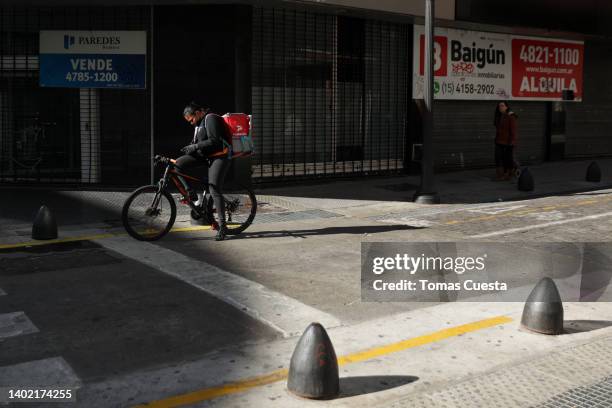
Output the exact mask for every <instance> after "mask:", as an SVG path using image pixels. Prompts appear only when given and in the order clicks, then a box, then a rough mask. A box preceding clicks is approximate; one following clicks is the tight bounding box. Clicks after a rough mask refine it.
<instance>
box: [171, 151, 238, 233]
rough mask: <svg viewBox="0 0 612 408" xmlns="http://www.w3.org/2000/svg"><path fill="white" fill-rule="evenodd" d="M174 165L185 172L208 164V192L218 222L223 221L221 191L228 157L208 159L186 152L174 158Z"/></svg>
mask: <svg viewBox="0 0 612 408" xmlns="http://www.w3.org/2000/svg"><path fill="white" fill-rule="evenodd" d="M176 165H177V166H178V167H180V168H181V170H183V171H185V172H187V170H191V169H194V168H197V167H203V166H208V184H209V192H210V195H211V196H212V198H213V200H214V202H215V208H216V209H217V214H218V215H219V220H218V221H219V223H221V222H222V221H225V203H224V202H223V199H222V198H221V191H222V190H223V181H224V180H225V175H226V174H227V171H228V169H229V167H230V159H228V158H227V157H222V158H215V159H211V160H209V159H207V158H205V157H200V156H196V155H190V154H186V155H184V156H181V157H179V158H178V159H176ZM182 181H184V180H182Z"/></svg>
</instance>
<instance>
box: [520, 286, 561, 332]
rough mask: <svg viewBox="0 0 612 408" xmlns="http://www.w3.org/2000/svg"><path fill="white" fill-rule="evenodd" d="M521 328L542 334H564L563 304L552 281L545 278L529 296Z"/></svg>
mask: <svg viewBox="0 0 612 408" xmlns="http://www.w3.org/2000/svg"><path fill="white" fill-rule="evenodd" d="M521 326H522V327H524V328H525V329H528V330H531V331H534V332H537V333H542V334H561V333H563V304H562V303H561V296H560V295H559V290H557V285H555V282H554V281H553V280H552V279H550V278H543V279H542V280H540V282H538V284H537V285H536V286H535V288H533V290H532V291H531V293H530V294H529V297H528V298H527V301H526V302H525V307H524V308H523V317H522V318H521Z"/></svg>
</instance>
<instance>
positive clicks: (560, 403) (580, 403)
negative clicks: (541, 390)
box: [533, 376, 612, 408]
mask: <svg viewBox="0 0 612 408" xmlns="http://www.w3.org/2000/svg"><path fill="white" fill-rule="evenodd" d="M582 407H584V408H596V407H601V408H609V407H612V376H610V377H608V378H606V379H605V380H603V381H602V382H599V383H597V384H593V385H590V386H583V387H578V388H575V389H573V390H569V391H567V392H564V393H563V394H559V395H556V396H555V397H553V398H551V399H550V400H548V401H546V402H545V403H543V404H540V405H535V406H534V407H533V408H582Z"/></svg>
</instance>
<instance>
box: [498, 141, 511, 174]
mask: <svg viewBox="0 0 612 408" xmlns="http://www.w3.org/2000/svg"><path fill="white" fill-rule="evenodd" d="M495 166H496V167H503V168H504V171H511V170H512V169H513V168H514V146H511V145H502V144H498V143H495Z"/></svg>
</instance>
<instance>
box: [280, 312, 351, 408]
mask: <svg viewBox="0 0 612 408" xmlns="http://www.w3.org/2000/svg"><path fill="white" fill-rule="evenodd" d="M287 389H288V390H289V391H291V392H292V393H294V394H296V395H298V396H300V397H305V398H312V399H329V398H333V397H336V396H337V395H338V393H339V392H340V379H339V377H338V360H337V358H336V352H335V351H334V346H333V345H332V343H331V340H330V339H329V336H328V335H327V332H326V331H325V329H324V328H323V326H321V324H319V323H311V324H310V325H309V326H308V327H307V328H306V330H305V331H304V333H303V334H302V337H300V340H299V341H298V343H297V346H295V350H293V355H292V356H291V363H290V365H289V377H288V379H287Z"/></svg>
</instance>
